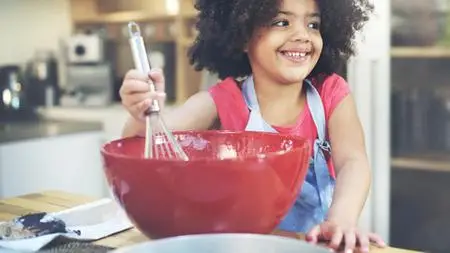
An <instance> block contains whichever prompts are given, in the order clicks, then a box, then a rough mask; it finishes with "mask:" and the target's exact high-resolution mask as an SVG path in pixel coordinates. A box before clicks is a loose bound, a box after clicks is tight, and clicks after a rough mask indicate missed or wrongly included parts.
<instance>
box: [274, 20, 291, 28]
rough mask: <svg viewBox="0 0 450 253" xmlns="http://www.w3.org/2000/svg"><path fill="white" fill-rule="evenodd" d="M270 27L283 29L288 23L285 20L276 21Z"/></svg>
mask: <svg viewBox="0 0 450 253" xmlns="http://www.w3.org/2000/svg"><path fill="white" fill-rule="evenodd" d="M272 26H278V27H285V26H289V21H287V20H278V21H275V22H273V23H272Z"/></svg>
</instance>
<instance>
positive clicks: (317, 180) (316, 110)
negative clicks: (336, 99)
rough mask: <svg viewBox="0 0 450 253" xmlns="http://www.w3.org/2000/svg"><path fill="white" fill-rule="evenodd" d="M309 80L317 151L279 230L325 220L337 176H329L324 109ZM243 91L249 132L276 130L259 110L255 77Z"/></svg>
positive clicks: (308, 96) (308, 95) (301, 229)
mask: <svg viewBox="0 0 450 253" xmlns="http://www.w3.org/2000/svg"><path fill="white" fill-rule="evenodd" d="M305 83H306V86H305V87H306V101H307V103H308V107H309V110H310V111H311V115H312V118H313V120H314V123H315V125H316V128H317V133H318V136H317V139H316V140H315V142H314V152H313V156H312V158H311V160H310V164H309V169H308V173H307V175H306V179H305V181H304V183H303V186H302V189H301V191H300V192H299V194H298V196H297V198H296V200H295V203H294V204H293V206H292V207H291V209H290V210H289V212H288V214H287V215H286V216H285V217H284V218H283V219H282V221H281V223H280V224H279V226H278V229H279V230H284V231H292V232H300V233H307V232H308V231H309V230H310V229H312V228H313V226H315V225H317V224H320V223H322V222H323V221H324V220H325V218H326V215H327V213H328V208H329V207H330V204H331V200H332V197H333V190H334V185H335V180H334V178H333V177H332V176H331V175H330V173H329V170H328V166H327V162H326V158H325V154H324V152H327V153H329V152H331V147H330V145H329V143H328V142H327V141H326V139H325V129H326V122H325V112H324V109H323V108H324V107H323V104H322V100H321V98H320V95H319V93H318V92H317V90H316V88H315V87H314V86H313V85H312V83H311V82H310V81H309V80H305ZM242 93H243V95H244V99H245V102H246V104H247V106H248V108H249V110H250V117H249V120H248V123H247V126H246V128H245V130H246V131H260V132H272V133H276V132H277V131H276V130H275V129H274V128H273V127H272V126H270V125H269V124H268V123H266V122H265V121H264V119H263V118H262V116H261V113H260V111H259V104H258V99H257V97H256V92H255V87H254V83H253V76H249V77H248V78H247V79H246V80H245V81H244V83H243V85H242Z"/></svg>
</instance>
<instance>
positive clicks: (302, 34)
mask: <svg viewBox="0 0 450 253" xmlns="http://www.w3.org/2000/svg"><path fill="white" fill-rule="evenodd" d="M292 40H293V41H301V42H309V41H310V34H309V31H308V27H307V26H306V25H305V24H303V22H298V23H297V24H296V25H295V26H294V29H293V31H292Z"/></svg>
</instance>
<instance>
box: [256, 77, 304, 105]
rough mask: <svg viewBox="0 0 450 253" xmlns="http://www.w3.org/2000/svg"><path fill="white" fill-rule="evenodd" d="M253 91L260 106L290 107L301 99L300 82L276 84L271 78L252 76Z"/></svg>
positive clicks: (300, 101)
mask: <svg viewBox="0 0 450 253" xmlns="http://www.w3.org/2000/svg"><path fill="white" fill-rule="evenodd" d="M254 84H255V92H256V96H257V98H258V103H259V105H260V107H273V106H274V107H279V106H281V107H291V108H292V106H293V105H299V104H301V103H302V102H303V101H302V100H303V99H302V97H303V96H302V95H301V94H302V88H303V85H302V82H299V83H294V84H277V83H275V82H273V81H271V80H268V79H264V78H256V77H254Z"/></svg>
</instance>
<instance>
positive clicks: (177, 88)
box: [70, 0, 202, 104]
mask: <svg viewBox="0 0 450 253" xmlns="http://www.w3.org/2000/svg"><path fill="white" fill-rule="evenodd" d="M70 4H71V9H70V10H71V17H72V25H73V27H74V31H75V32H80V33H83V32H94V33H99V34H102V36H104V38H105V39H106V40H107V44H108V45H110V50H109V52H108V56H109V57H111V58H115V60H114V63H115V64H114V68H115V75H116V76H115V79H117V80H116V84H115V85H119V84H120V83H121V80H122V79H123V76H124V75H125V73H126V71H127V70H129V69H131V68H134V66H133V62H132V57H131V54H130V51H129V50H130V49H129V45H128V32H127V30H126V29H127V23H128V22H129V21H135V22H137V23H139V25H140V27H141V29H142V32H143V38H144V41H145V43H146V45H147V47H148V49H147V51H148V52H149V53H151V51H150V50H154V45H156V44H158V47H163V46H161V45H160V44H161V43H165V44H167V45H170V47H172V45H175V46H174V47H173V48H174V49H173V50H171V51H172V52H170V53H165V54H166V55H171V57H170V59H168V60H165V61H166V62H170V63H171V64H170V67H169V68H168V69H164V70H165V73H166V75H171V76H172V78H173V79H174V81H173V84H172V82H170V83H169V84H166V87H167V89H168V90H171V89H172V86H174V87H173V90H174V95H173V99H172V96H171V94H168V95H169V96H168V99H171V102H172V103H176V104H180V103H183V102H184V101H186V100H187V99H188V98H189V97H190V96H191V95H192V94H194V93H196V92H198V91H199V90H200V89H201V82H202V72H200V71H196V70H195V69H194V68H193V67H192V66H191V65H190V64H189V62H188V59H187V50H188V48H189V47H190V46H191V44H192V43H193V41H194V37H195V29H193V28H194V22H195V20H196V15H197V11H196V10H195V8H194V2H193V1H190V0H153V1H147V0H132V1H131V2H130V1H129V0H70ZM167 45H166V46H167ZM173 62H174V64H172V63H173ZM166 65H167V64H166ZM172 65H173V67H172ZM172 78H167V79H169V80H171V79H172Z"/></svg>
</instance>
